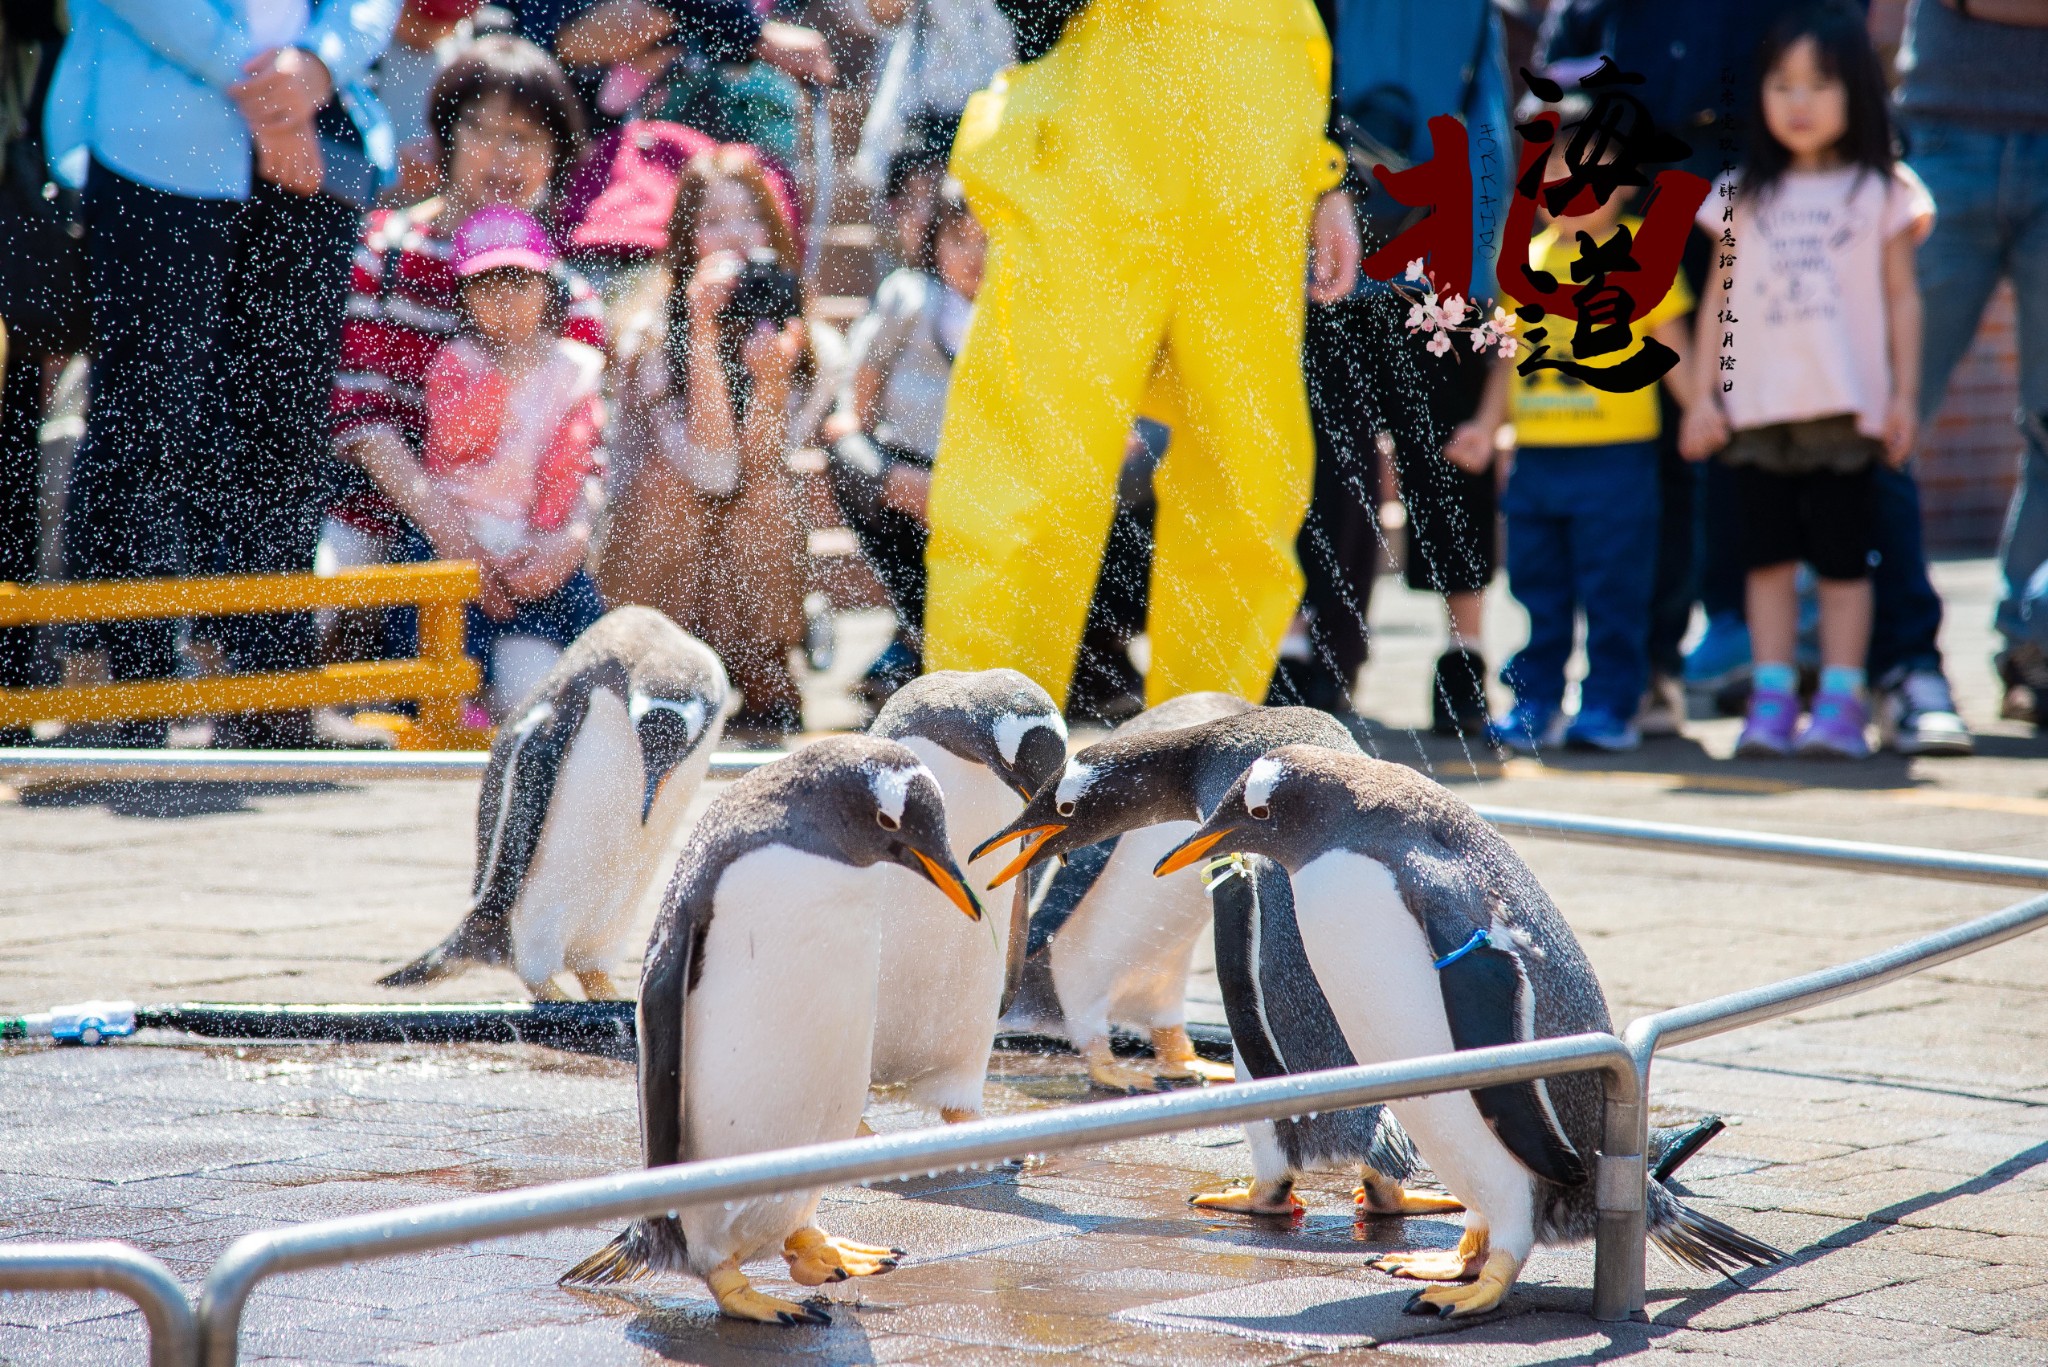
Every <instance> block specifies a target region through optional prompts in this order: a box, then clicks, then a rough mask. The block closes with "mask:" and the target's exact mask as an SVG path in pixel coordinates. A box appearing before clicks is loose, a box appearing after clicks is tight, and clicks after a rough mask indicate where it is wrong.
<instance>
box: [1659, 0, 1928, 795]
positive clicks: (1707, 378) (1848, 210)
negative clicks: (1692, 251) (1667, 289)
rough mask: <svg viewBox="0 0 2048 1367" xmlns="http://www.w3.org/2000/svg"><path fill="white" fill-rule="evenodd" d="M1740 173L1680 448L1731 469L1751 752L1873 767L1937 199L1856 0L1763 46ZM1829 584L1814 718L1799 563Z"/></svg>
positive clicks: (1784, 25) (1823, 600)
mask: <svg viewBox="0 0 2048 1367" xmlns="http://www.w3.org/2000/svg"><path fill="white" fill-rule="evenodd" d="M1761 65H1762V68H1763V77H1762V80H1761V81H1760V82H1759V87H1758V106H1759V107H1758V109H1757V111H1756V113H1755V116H1754V117H1753V119H1752V129H1753V134H1752V141H1751V148H1750V153H1749V156H1748V158H1747V160H1746V161H1745V163H1744V165H1743V168H1742V171H1741V174H1740V175H1739V176H1738V177H1737V178H1735V179H1734V180H1724V181H1723V182H1722V184H1720V185H1719V186H1717V187H1716V193H1715V194H1714V196H1713V197H1711V198H1709V199H1708V201H1707V203H1706V205H1705V207H1703V208H1702V210H1701V212H1700V222H1701V224H1702V225H1703V226H1704V227H1705V228H1706V230H1707V231H1708V232H1709V233H1710V234H1712V235H1713V236H1714V238H1715V241H1716V247H1715V252H1716V258H1715V265H1716V269H1715V270H1714V271H1713V272H1712V274H1711V275H1710V277H1709V279H1708V281H1707V288H1706V290H1705V291H1704V293H1703V297H1702V299H1701V301H1700V308H1699V314H1698V320H1697V323H1696V324H1695V326H1696V329H1697V334H1696V340H1697V358H1698V359H1697V365H1698V366H1699V369H1698V371H1697V374H1696V377H1695V381H1694V385H1693V398H1694V401H1693V403H1692V405H1691V407H1690V408H1688V409H1687V411H1686V415H1685V425H1684V427H1683V429H1682V430H1681V437H1680V449H1681V450H1682V451H1683V453H1684V454H1685V456H1686V457H1687V459H1690V460H1702V459H1705V458H1706V457H1707V456H1709V455H1711V454H1714V453H1716V452H1719V455H1720V459H1721V460H1722V461H1723V462H1725V463H1726V464H1728V465H1730V466H1732V467H1734V470H1735V476H1736V488H1737V491H1738V500H1739V504H1740V512H1741V527H1742V530H1741V554H1742V561H1743V565H1744V568H1745V569H1746V570H1747V571H1748V595H1747V597H1748V603H1747V608H1748V618H1749V631H1750V639H1751V641H1752V643H1753V650H1754V655H1755V659H1756V667H1755V674H1754V687H1753V689H1752V692H1751V694H1750V703H1749V715H1748V719H1747V721H1746V722H1745V724H1744V726H1743V729H1742V736H1741V739H1740V740H1739V741H1737V743H1736V753H1737V754H1739V755H1748V756H1781V755H1787V754H1790V753H1792V752H1793V751H1795V750H1796V751H1797V752H1798V753H1800V754H1803V755H1822V756H1835V757H1840V758H1851V759H1861V758H1864V757H1865V756H1867V755H1868V754H1869V753H1870V746H1869V742H1868V740H1867V738H1866V736H1865V729H1866V727H1867V726H1868V724H1869V720H1870V715H1869V708H1868V705H1867V703H1866V701H1865V679H1864V670H1863V661H1864V657H1865V654H1866V652H1867V651H1868V649H1869V642H1870V614H1871V589H1870V556H1871V550H1872V539H1873V531H1874V525H1875V522H1876V484H1875V480H1876V467H1877V462H1878V461H1880V460H1883V461H1885V462H1886V463H1888V464H1890V465H1891V466H1893V467H1894V468H1896V467H1898V466H1900V465H1903V464H1904V463H1905V461H1906V458H1907V457H1908V456H1909V455H1910V454H1911V453H1912V450H1913V441H1914V437H1915V435H1916V426H1917V423H1916V416H1915V415H1916V409H1917V404H1918V395H1919V387H1920V292H1919V287H1918V285H1917V284H1916V283H1915V280H1914V267H1913V257H1914V250H1915V248H1917V247H1918V245H1919V244H1920V242H1921V240H1922V239H1924V238H1925V237H1926V236H1927V233H1928V231H1929V230H1930V229H1931V228H1932V227H1933V223H1934V203H1933V200H1932V199H1931V198H1930V197H1929V195H1928V193H1927V188H1926V187H1925V186H1924V185H1922V184H1921V183H1920V180H1919V178H1918V177H1916V176H1915V175H1914V174H1913V173H1912V172H1911V171H1910V170H1908V169H1907V168H1906V167H1905V166H1903V165H1900V164H1898V163H1897V162H1896V161H1895V160H1894V158H1893V154H1892V132H1891V123H1890V120H1889V118H1888V117H1887V116H1886V113H1885V86H1884V75H1883V72H1882V70H1881V69H1880V67H1879V65H1878V60H1877V55H1876V54H1875V53H1874V52H1873V51H1872V50H1871V47H1870V41H1869V38H1868V37H1867V36H1866V34H1865V31H1864V20H1863V16H1862V14H1861V13H1860V12H1859V11H1857V10H1854V9H1852V8H1850V7H1848V6H1846V5H1842V6H1832V5H1831V6H1826V7H1822V8H1817V9H1812V10H1807V11H1804V12H1802V13H1799V14H1795V15H1793V16H1790V17H1789V18H1787V19H1784V20H1781V21H1780V22H1779V24H1778V25H1777V26H1776V27H1775V28H1773V29H1772V31H1771V33H1770V36H1769V37H1768V38H1767V39H1766V40H1765V42H1764V46H1763V50H1762V53H1761ZM1801 561H1805V562H1806V563H1808V564H1810V565H1812V566H1813V569H1814V573H1815V574H1816V575H1817V576H1818V578H1819V580H1820V638H1821V640H1820V645H1821V666H1822V668H1821V682H1820V691H1819V692H1818V693H1817V694H1816V695H1815V697H1814V699H1813V706H1812V715H1811V716H1810V717H1809V718H1808V720H1807V722H1806V724H1805V726H1804V727H1799V728H1798V730H1797V734H1796V735H1795V727H1797V726H1798V722H1799V699H1798V694H1797V678H1798V676H1797V671H1796V669H1795V666H1794V664H1793V648H1794V645H1795V642H1796V639H1797V636H1798V615H1799V609H1798V594H1797V590H1796V588H1795V586H1794V576H1795V575H1796V573H1797V571H1798V567H1799V563H1800V562H1801Z"/></svg>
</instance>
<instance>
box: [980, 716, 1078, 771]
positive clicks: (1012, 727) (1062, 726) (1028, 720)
mask: <svg viewBox="0 0 2048 1367" xmlns="http://www.w3.org/2000/svg"><path fill="white" fill-rule="evenodd" d="M1041 726H1043V727H1044V728H1045V729H1046V730H1048V731H1050V732H1052V733H1053V734H1054V735H1055V736H1058V737H1059V738H1060V742H1061V744H1065V743H1066V739H1067V724H1066V722H1064V721H1062V720H1061V719H1060V714H1059V713H1057V712H1043V713H1040V714H1039V715H1037V716H1032V717H1027V716H1022V715H1020V714H1018V713H1016V712H1005V713H1004V714H1003V715H1002V716H1000V717H997V718H996V725H995V737H996V749H997V750H999V751H1001V752H1002V756H1003V763H1005V764H1015V763H1016V762H1017V747H1019V746H1020V745H1022V744H1023V743H1024V737H1025V736H1027V735H1029V734H1030V733H1031V732H1033V731H1035V730H1037V729H1038V728H1039V727H1041Z"/></svg>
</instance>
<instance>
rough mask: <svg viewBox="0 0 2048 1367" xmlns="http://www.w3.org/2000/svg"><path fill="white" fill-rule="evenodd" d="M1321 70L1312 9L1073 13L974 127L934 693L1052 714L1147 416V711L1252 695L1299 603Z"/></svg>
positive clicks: (1218, 7)
mask: <svg viewBox="0 0 2048 1367" xmlns="http://www.w3.org/2000/svg"><path fill="white" fill-rule="evenodd" d="M1059 7H1060V6H1058V5H1055V6H1054V8H1059ZM1076 7H1077V6H1075V5H1073V4H1072V3H1071V2H1069V3H1067V4H1066V5H1065V6H1064V8H1066V9H1073V8H1076ZM1006 8H1010V9H1015V8H1018V6H1016V5H1014V4H1012V5H1009V6H1006ZM1022 36H1023V35H1022V34H1021V32H1020V37H1022ZM1020 47H1022V48H1023V49H1024V50H1025V53H1026V55H1027V56H1029V46H1028V44H1026V43H1021V42H1020ZM1329 73H1330V50H1329V43H1328V40H1327V38H1326V37H1325V35H1324V33H1323V28H1322V25H1321V22H1320V21H1319V20H1318V19H1317V17H1316V13H1315V10H1314V8H1313V6H1312V5H1311V3H1310V0H1093V3H1090V4H1088V5H1087V7H1086V8H1085V9H1083V10H1081V12H1080V13H1078V14H1076V15H1075V16H1074V17H1073V18H1072V19H1071V20H1069V21H1068V22H1067V23H1066V26H1065V31H1064V34H1063V35H1061V36H1059V38H1058V41H1057V43H1055V44H1054V45H1053V46H1052V47H1051V50H1050V51H1048V52H1046V53H1045V54H1044V55H1043V56H1039V57H1037V58H1036V59H1035V60H1027V61H1026V62H1025V63H1024V64H1023V65H1021V66H1017V67H1012V68H1010V69H1009V70H1007V71H1005V72H1003V73H1002V74H1001V75H999V76H997V77H996V79H995V81H994V82H993V83H992V84H991V85H990V87H989V88H988V89H987V90H984V91H982V92H980V93H979V94H977V95H976V96H975V97H974V98H973V100H972V101H971V102H970V103H969V105H968V108H967V112H966V115H965V117H964V118H963V119H962V121H961V125H960V131H959V134H958V137H957V139H956V141H955V143H954V148H953V160H952V170H953V174H954V175H955V176H957V177H958V178H959V180H960V181H961V183H962V185H963V186H964V188H965V190H966V194H967V198H968V202H969V205H970V206H971V207H972V208H973V210H974V212H975V215H976V217H978V218H979V219H980V220H981V222H982V223H983V225H984V226H985V227H986V228H987V230H988V234H989V255H988V265H987V272H986V276H985V278H984V282H983V285H982V290H981V293H980V295H979V296H978V297H977V300H976V305H975V316H974V320H973V322H972V324H971V325H970V327H969V329H968V333H967V337H966V341H965V343H964V344H963V346H962V348H961V351H960V355H959V359H958V363H957V365H956V367H955V369H954V371H953V380H952V390H951V394H950V396H949V398H948V401H947V407H946V418H945V424H944V428H943V430H942V435H941V437H940V440H939V450H938V459H937V462H936V469H935V472H934V478H933V484H932V491H931V502H930V524H931V543H930V549H929V551H928V553H927V561H926V563H927V565H928V567H929V570H930V584H931V587H930V598H929V601H928V606H927V610H926V617H925V631H926V646H925V660H926V665H927V667H928V668H932V669H985V668H992V667H996V666H1004V665H1007V666H1011V667H1014V668H1017V669H1021V670H1023V671H1024V672H1025V673H1027V674H1029V675H1030V676H1031V677H1033V678H1034V679H1036V680H1038V681H1039V682H1040V683H1041V684H1042V685H1044V686H1045V687H1046V688H1047V689H1048V690H1049V691H1050V692H1051V693H1052V694H1053V696H1054V697H1061V698H1063V697H1064V696H1065V695H1066V690H1067V687H1068V684H1069V682H1070V680H1071V677H1072V674H1073V669H1074V657H1075V651H1076V648H1077V646H1078V643H1079V641H1080V637H1081V631H1082V626H1083V624H1084V620H1085V618H1086V616H1087V612H1088V604H1089V600H1090V597H1091V595H1092V593H1093V591H1094V587H1095V579H1096V572H1097V568H1098V565H1099V563H1100V561H1101V558H1102V549H1103V542H1104V539H1105V537H1106V536H1107V534H1108V531H1109V525H1110V519H1111V517H1112V514H1113V512H1114V504H1115V489H1116V477H1117V471H1118V468H1119V464H1120V462H1121V459H1122V456H1123V452H1124V440H1125V435H1126V433H1127V432H1128V431H1129V430H1130V425H1131V421H1132V417H1133V415H1134V413H1136V412H1138V411H1140V410H1141V408H1142V411H1143V412H1144V413H1145V414H1146V415H1147V416H1150V417H1154V418H1157V419H1158V420H1159V421H1161V422H1164V423H1166V424H1167V425H1168V426H1169V427H1170V428H1171V429H1172V432H1173V437H1172V444H1171V446H1170V448H1169V450H1168V453H1167V456H1166V459H1165V461H1164V462H1163V463H1162V465H1161V466H1160V469H1159V474H1158V478H1157V485H1156V489H1157V495H1158V503H1159V518H1158V524H1157V529H1156V533H1155V537H1156V551H1155V556H1154V562H1153V571H1152V596H1151V617H1150V628H1149V630H1150V636H1151V646H1152V660H1151V669H1150V674H1149V679H1148V683H1147V701H1148V702H1153V703H1157V702H1159V701H1161V700H1163V699H1165V698H1169V697H1173V696H1175V695H1177V694H1181V693H1187V692H1192V691H1195V690H1200V689H1221V690H1224V691H1227V692H1231V693H1236V694H1238V695H1240V696H1242V697H1246V698H1250V699H1252V700H1253V701H1259V700H1260V699H1262V698H1263V697H1264V696H1265V692H1266V687H1267V683H1268V680H1269V678H1270V676H1271V675H1272V672H1273V665H1274V658H1275V655H1276V653H1277V650H1278V647H1279V643H1280V640H1281V637H1282V635H1283V634H1284V633H1285V631H1286V629H1287V625H1288V622H1289V620H1290V618H1291V616H1292V614H1293V613H1294V611H1295V609H1296V607H1297V605H1298V604H1299V602H1300V599H1301V589H1302V577H1301V571H1300V568H1299V566H1298V564H1297V563H1296V560H1295V554H1294V540H1295V534H1296V531H1297V530H1298V529H1299V527H1300V526H1301V520H1302V515H1303V512H1304V510H1305V509H1306V507H1307V504H1308V497H1309V489H1310V481H1311V475H1312V471H1313V466H1314V449H1313V445H1312V440H1311V436H1310V430H1309V417H1308V402H1307V394H1306V391H1305V388H1304V386H1303V381H1302V372H1301V333H1302V310H1303V280H1304V263H1305V259H1306V252H1307V244H1308V229H1309V222H1310V217H1311V213H1312V212H1313V211H1314V210H1315V206H1316V201H1317V199H1318V196H1320V195H1322V194H1323V192H1325V191H1327V190H1330V189H1331V188H1332V187H1334V186H1335V185H1336V184H1337V182H1338V181H1339V179H1340V178H1341V176H1342V173H1343V159H1342V154H1341V153H1340V152H1339V151H1338V150H1337V148H1336V147H1335V146H1334V145H1333V144H1332V143H1330V142H1329V141H1328V140H1327V139H1326V138H1325V137H1324V136H1323V130H1324V123H1325V119H1326V116H1327V112H1328V108H1329ZM1338 221H1341V222H1343V223H1345V224H1347V225H1348V223H1349V221H1350V220H1349V211H1348V208H1347V209H1346V210H1345V211H1344V213H1343V215H1342V216H1341V218H1339V219H1338ZM1321 222H1322V217H1321V215H1318V227H1319V230H1320V227H1321ZM1319 235H1320V233H1319ZM1351 260H1352V264H1354V265H1355V261H1356V256H1355V250H1354V252H1353V254H1352V258H1351ZM1324 273H1325V272H1324V268H1323V267H1322V266H1321V264H1320V263H1319V267H1318V274H1319V276H1320V275H1322V274H1324ZM1345 274H1346V278H1345V279H1344V281H1343V285H1344V286H1345V287H1348V285H1349V283H1350V281H1349V278H1348V276H1349V267H1347V268H1346V272H1345ZM1337 292H1339V293H1341V292H1342V290H1341V289H1339V290H1338V291H1337Z"/></svg>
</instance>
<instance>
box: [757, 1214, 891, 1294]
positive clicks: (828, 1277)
mask: <svg viewBox="0 0 2048 1367" xmlns="http://www.w3.org/2000/svg"><path fill="white" fill-rule="evenodd" d="M782 1256H783V1259H784V1260H785V1261H786V1262H788V1263H789V1278H790V1280H791V1281H793V1282H795V1283H796V1284H797V1285H798V1286H823V1285H825V1284H826V1283H827V1282H843V1281H845V1280H846V1279H847V1278H848V1277H872V1276H874V1275H876V1274H877V1273H881V1272H893V1271H895V1270H896V1268H897V1266H898V1265H899V1263H900V1262H901V1260H902V1259H903V1257H904V1252H903V1250H902V1249H900V1248H875V1247H873V1246H872V1245H869V1244H857V1243H853V1242H852V1241H850V1240H847V1239H835V1238H833V1237H832V1236H831V1235H829V1234H827V1233H826V1232H825V1231H824V1230H822V1229H819V1228H818V1227H817V1226H815V1225H813V1226H811V1227H810V1228H808V1229H800V1230H798V1231H797V1232H796V1233H794V1234H792V1235H790V1236H789V1238H787V1239H785V1240H784V1241H783V1244H782Z"/></svg>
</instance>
